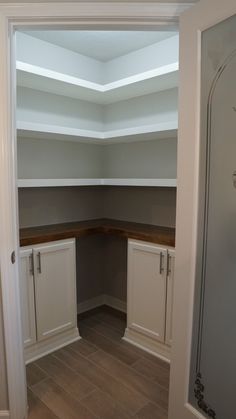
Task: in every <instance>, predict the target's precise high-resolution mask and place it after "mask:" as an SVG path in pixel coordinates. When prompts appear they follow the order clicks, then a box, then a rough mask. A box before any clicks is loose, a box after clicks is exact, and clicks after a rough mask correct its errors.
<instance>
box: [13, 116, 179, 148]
mask: <svg viewBox="0 0 236 419" xmlns="http://www.w3.org/2000/svg"><path fill="white" fill-rule="evenodd" d="M177 129H178V122H177V121H170V122H163V123H159V124H155V125H144V126H139V127H132V128H124V129H119V130H113V131H104V132H102V131H91V130H81V129H77V128H68V127H62V126H55V125H46V124H38V123H31V122H22V121H18V123H17V130H18V135H19V137H25V138H38V139H40V138H42V139H50V138H52V139H55V140H68V141H75V142H86V143H87V142H91V143H95V144H97V143H98V144H102V145H103V144H111V143H115V142H119V143H121V142H132V141H142V140H151V139H164V138H171V137H176V135H177Z"/></svg>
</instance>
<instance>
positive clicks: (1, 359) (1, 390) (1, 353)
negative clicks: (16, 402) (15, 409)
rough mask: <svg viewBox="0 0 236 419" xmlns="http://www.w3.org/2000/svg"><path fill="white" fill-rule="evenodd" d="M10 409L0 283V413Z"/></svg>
mask: <svg viewBox="0 0 236 419" xmlns="http://www.w3.org/2000/svg"><path fill="white" fill-rule="evenodd" d="M7 409H8V397H7V380H6V363H5V348H4V336H3V322H2V301H1V283H0V411H1V410H7Z"/></svg>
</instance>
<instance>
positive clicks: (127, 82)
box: [16, 61, 179, 105]
mask: <svg viewBox="0 0 236 419" xmlns="http://www.w3.org/2000/svg"><path fill="white" fill-rule="evenodd" d="M16 68H17V85H18V86H21V87H27V88H30V89H34V90H40V91H42V92H48V93H54V94H56V95H61V96H67V97H72V98H74V99H80V100H86V101H88V102H93V103H97V104H102V105H108V104H111V103H114V102H118V101H121V100H127V99H131V98H133V97H137V96H143V95H146V94H150V93H154V92H160V91H162V90H167V89H172V88H173V87H177V86H178V70H179V64H178V62H174V63H173V64H168V65H165V66H162V67H159V68H156V69H153V70H148V71H145V72H143V73H139V74H135V75H133V76H129V77H126V78H124V79H121V80H118V81H115V82H111V83H107V84H98V83H94V82H91V81H88V80H83V79H79V78H76V77H73V76H69V75H67V74H62V73H59V72H56V71H52V70H48V69H47V68H42V67H39V66H35V65H32V64H28V63H24V62H22V61H17V63H16Z"/></svg>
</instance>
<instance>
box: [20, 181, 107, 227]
mask: <svg viewBox="0 0 236 419" xmlns="http://www.w3.org/2000/svg"><path fill="white" fill-rule="evenodd" d="M101 217H103V200H102V194H101V189H100V187H99V186H96V187H91V186H90V187H86V186H85V187H80V188H77V187H64V188H23V189H20V190H19V221H20V226H21V227H31V226H36V225H45V224H57V223H66V222H70V221H80V220H89V219H93V218H101Z"/></svg>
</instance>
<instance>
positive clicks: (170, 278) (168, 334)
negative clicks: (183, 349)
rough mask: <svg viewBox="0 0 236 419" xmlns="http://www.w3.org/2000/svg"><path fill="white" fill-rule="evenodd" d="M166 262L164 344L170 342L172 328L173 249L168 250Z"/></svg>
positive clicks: (169, 343)
mask: <svg viewBox="0 0 236 419" xmlns="http://www.w3.org/2000/svg"><path fill="white" fill-rule="evenodd" d="M167 258H168V263H167V298H166V338H165V341H166V344H167V345H171V344H172V329H173V297H174V273H175V251H174V250H168V255H167Z"/></svg>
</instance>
